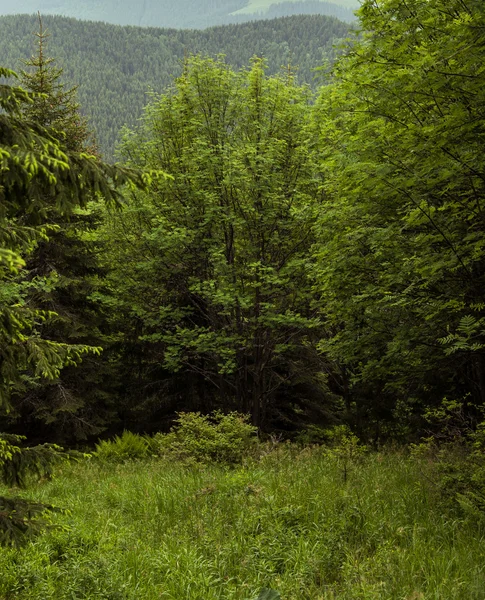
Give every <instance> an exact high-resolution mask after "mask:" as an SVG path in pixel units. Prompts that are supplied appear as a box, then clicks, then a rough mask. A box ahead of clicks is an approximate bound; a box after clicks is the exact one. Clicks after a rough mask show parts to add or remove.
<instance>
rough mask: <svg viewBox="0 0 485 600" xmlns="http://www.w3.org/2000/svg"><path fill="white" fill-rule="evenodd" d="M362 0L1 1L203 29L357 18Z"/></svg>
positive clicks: (86, 16)
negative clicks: (308, 17)
mask: <svg viewBox="0 0 485 600" xmlns="http://www.w3.org/2000/svg"><path fill="white" fill-rule="evenodd" d="M359 4H360V3H359V0H331V1H327V0H296V1H290V2H288V1H285V0H179V1H178V2H172V1H171V0H144V1H143V2H134V1H133V0H103V2H99V1H98V0H78V1H74V0H22V3H21V5H20V6H19V3H18V2H16V1H15V0H0V15H17V14H18V13H19V12H22V13H26V14H33V13H36V12H37V11H40V12H41V13H42V14H43V15H61V16H63V17H71V18H75V19H82V20H84V21H103V22H105V23H112V24H114V25H133V26H142V27H172V28H183V29H188V28H195V29H203V28H205V27H212V26H214V25H228V24H231V23H245V22H248V21H254V20H256V19H268V18H269V19H271V18H273V17H289V16H292V15H302V14H313V15H326V16H330V17H337V18H338V19H342V20H343V21H347V22H353V21H355V16H354V12H353V11H355V10H356V9H357V8H358V7H359Z"/></svg>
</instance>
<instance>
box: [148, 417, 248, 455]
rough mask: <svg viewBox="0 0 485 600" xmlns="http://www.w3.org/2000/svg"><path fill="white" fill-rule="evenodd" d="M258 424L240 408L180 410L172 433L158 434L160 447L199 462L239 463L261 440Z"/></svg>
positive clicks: (161, 450) (157, 438) (163, 451)
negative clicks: (202, 411) (207, 411)
mask: <svg viewBox="0 0 485 600" xmlns="http://www.w3.org/2000/svg"><path fill="white" fill-rule="evenodd" d="M256 432H257V428H256V427H253V426H252V425H251V424H250V423H248V418H247V416H246V415H242V414H240V413H237V412H231V413H228V414H223V413H222V412H220V411H215V412H213V413H212V414H210V415H201V414H200V413H198V412H196V413H178V419H177V420H176V425H175V426H174V427H173V428H172V430H171V431H170V433H168V434H165V435H162V434H159V435H158V436H156V440H157V442H158V444H159V451H160V452H161V453H162V454H164V453H165V454H167V453H168V454H173V455H176V456H177V458H182V459H186V458H189V459H193V460H195V461H198V462H211V461H213V462H218V463H226V464H237V463H240V462H241V461H242V459H243V458H244V457H245V456H247V455H248V454H249V453H250V451H251V449H252V448H254V446H255V444H256V443H257V439H256Z"/></svg>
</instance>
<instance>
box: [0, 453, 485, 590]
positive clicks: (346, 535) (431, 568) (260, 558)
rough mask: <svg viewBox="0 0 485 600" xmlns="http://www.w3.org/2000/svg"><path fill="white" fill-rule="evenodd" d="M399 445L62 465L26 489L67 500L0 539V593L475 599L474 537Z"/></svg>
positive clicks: (479, 570)
mask: <svg viewBox="0 0 485 600" xmlns="http://www.w3.org/2000/svg"><path fill="white" fill-rule="evenodd" d="M425 472H426V468H425V465H424V463H423V464H421V463H420V462H419V461H417V459H410V458H408V457H406V456H404V455H401V454H399V453H391V454H386V453H384V454H370V455H368V456H366V457H364V458H362V459H361V462H359V464H355V465H353V466H352V467H351V469H350V471H349V473H348V478H347V481H346V482H344V477H343V472H342V468H341V465H340V464H339V463H338V461H336V460H335V459H332V458H331V457H330V458H329V457H327V456H325V455H324V454H323V453H322V452H321V451H320V450H318V449H314V450H304V451H298V450H296V449H289V448H286V447H283V448H282V449H281V450H280V451H279V452H277V453H275V454H270V455H268V456H266V457H265V458H264V459H263V460H262V461H260V462H256V461H255V462H252V463H250V464H248V465H246V466H242V467H238V468H235V469H229V468H224V467H220V466H210V465H209V466H182V465H179V464H176V463H173V462H168V461H162V460H158V461H157V460H150V461H144V462H132V463H128V464H124V465H108V464H101V463H99V462H95V461H94V460H91V461H86V462H84V463H81V464H77V465H72V466H69V467H65V469H64V472H63V473H61V474H60V475H59V476H58V477H57V478H56V479H54V480H53V481H51V482H44V483H43V484H40V485H38V486H36V487H35V488H32V489H31V490H29V494H30V495H31V496H32V497H35V498H37V499H40V500H43V501H45V502H49V503H53V504H56V505H58V506H61V507H68V508H69V509H70V514H68V515H59V516H56V517H55V520H56V523H57V524H58V525H61V526H62V527H64V529H57V530H51V531H49V532H47V533H45V534H43V535H42V536H40V537H38V538H37V539H36V540H35V541H34V542H32V543H29V544H28V545H27V546H25V548H22V549H20V550H15V549H8V550H2V551H1V552H0V599H1V600H7V599H8V600H10V599H12V598H20V599H29V600H37V599H38V600H41V599H42V600H48V599H56V600H64V599H66V600H67V599H69V600H72V599H73V598H76V599H81V598H86V599H91V598H93V599H94V598H104V599H110V600H117V599H133V600H134V599H137V600H138V599H143V600H152V599H155V598H157V599H161V598H167V599H174V600H215V599H220V600H223V599H224V600H252V599H253V598H256V597H257V595H258V592H259V590H260V589H261V588H263V587H269V588H273V589H275V590H277V591H279V592H280V594H281V598H282V599H283V600H319V599H320V600H324V599H325V600H326V599H339V600H350V599H359V600H362V599H369V600H371V599H372V600H375V599H382V600H390V599H396V600H397V599H402V600H428V599H429V600H431V599H433V600H438V599H439V600H452V599H463V600H473V599H476V600H478V599H483V597H484V596H483V590H484V589H485V572H484V571H485V545H484V543H483V542H484V539H483V532H482V531H481V530H480V528H479V527H478V526H477V524H475V523H472V522H467V521H465V520H464V519H463V518H461V517H460V516H459V515H458V514H455V513H454V512H452V511H448V510H445V508H444V507H443V505H441V504H440V500H439V498H438V497H437V495H436V493H435V488H434V486H433V482H432V481H430V479H429V476H428V475H425Z"/></svg>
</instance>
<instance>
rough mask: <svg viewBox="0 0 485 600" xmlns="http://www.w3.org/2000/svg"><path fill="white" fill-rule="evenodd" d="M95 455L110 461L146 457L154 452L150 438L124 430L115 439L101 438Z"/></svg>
mask: <svg viewBox="0 0 485 600" xmlns="http://www.w3.org/2000/svg"><path fill="white" fill-rule="evenodd" d="M94 454H95V456H96V457H97V458H99V459H100V460H105V461H108V462H124V461H126V460H135V459H140V458H146V457H147V456H149V455H150V454H152V443H151V440H149V439H148V438H146V437H144V436H141V435H137V434H136V433H132V432H131V431H124V432H123V434H122V435H121V436H118V435H117V436H116V437H115V438H114V439H113V440H101V441H100V442H98V443H97V444H96V451H95V453H94Z"/></svg>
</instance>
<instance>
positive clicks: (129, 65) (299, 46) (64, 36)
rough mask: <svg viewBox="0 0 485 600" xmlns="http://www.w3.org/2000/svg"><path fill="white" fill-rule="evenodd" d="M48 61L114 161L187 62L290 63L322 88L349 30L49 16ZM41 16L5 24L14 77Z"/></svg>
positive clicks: (278, 22) (285, 23)
mask: <svg viewBox="0 0 485 600" xmlns="http://www.w3.org/2000/svg"><path fill="white" fill-rule="evenodd" d="M43 25H44V28H46V29H47V31H48V32H49V33H50V37H49V42H48V54H49V55H50V56H53V57H54V58H55V59H56V65H57V66H59V67H62V68H63V69H64V81H65V82H66V84H67V85H69V86H72V85H75V84H77V85H79V88H78V99H79V102H80V103H81V107H82V109H83V112H84V113H85V114H86V115H87V117H88V118H89V122H90V124H91V126H92V127H93V129H94V130H95V132H96V136H97V139H98V143H99V146H100V149H101V152H102V154H103V155H104V157H105V158H106V159H108V160H111V159H112V158H113V156H114V148H115V144H116V140H117V138H118V135H119V131H120V129H121V128H122V126H123V125H125V124H126V125H128V126H129V127H133V126H135V124H136V122H137V119H138V118H139V117H140V116H141V114H142V110H143V106H144V105H145V104H146V101H147V91H148V89H149V88H150V89H151V90H153V91H154V92H162V91H164V90H165V89H166V88H167V86H168V85H170V83H171V81H172V80H173V77H174V76H177V75H179V74H180V73H181V69H182V61H183V58H184V56H186V55H187V54H190V53H194V54H195V53H200V54H204V55H209V56H214V55H217V54H225V55H226V60H227V62H228V63H229V64H231V65H233V66H234V67H236V68H241V67H244V66H247V65H248V64H249V61H250V58H251V57H252V56H254V55H258V56H264V57H265V58H266V59H267V63H268V73H269V74H271V73H275V72H277V71H279V70H280V69H281V67H282V66H284V67H285V68H287V67H288V65H289V64H291V65H292V66H293V67H296V68H297V75H298V78H299V80H300V81H301V82H307V83H309V84H310V85H311V84H315V85H316V84H317V83H321V82H322V78H321V77H318V76H317V74H316V73H315V71H314V69H316V68H318V67H319V66H321V65H322V64H323V63H324V62H325V60H331V59H332V57H333V55H334V52H335V51H334V49H333V46H334V44H336V43H337V42H338V40H339V39H341V38H343V37H345V36H346V35H347V33H348V30H349V27H348V25H346V24H345V23H343V22H341V21H338V20H337V19H335V18H333V17H324V16H318V15H313V16H310V15H303V16H294V17H285V18H278V19H271V20H263V21H253V22H248V23H243V24H239V25H226V26H221V27H213V28H209V29H205V30H175V29H157V28H143V27H128V26H126V27H121V26H116V25H109V24H106V23H100V22H87V21H78V20H76V19H69V18H65V17H54V16H45V17H44V18H43ZM37 30H38V21H37V17H35V16H33V15H32V16H27V15H20V16H6V17H0V64H2V66H6V67H9V68H12V69H14V70H16V71H18V70H20V69H21V68H22V66H23V63H22V60H25V59H27V58H29V57H30V56H31V55H32V53H33V52H34V51H35V40H36V38H35V36H34V35H33V32H35V31H37Z"/></svg>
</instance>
